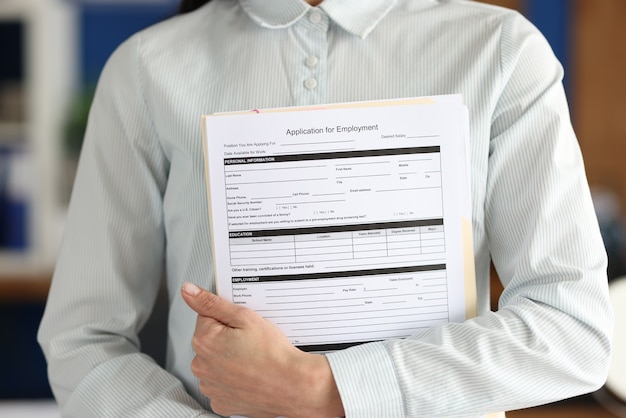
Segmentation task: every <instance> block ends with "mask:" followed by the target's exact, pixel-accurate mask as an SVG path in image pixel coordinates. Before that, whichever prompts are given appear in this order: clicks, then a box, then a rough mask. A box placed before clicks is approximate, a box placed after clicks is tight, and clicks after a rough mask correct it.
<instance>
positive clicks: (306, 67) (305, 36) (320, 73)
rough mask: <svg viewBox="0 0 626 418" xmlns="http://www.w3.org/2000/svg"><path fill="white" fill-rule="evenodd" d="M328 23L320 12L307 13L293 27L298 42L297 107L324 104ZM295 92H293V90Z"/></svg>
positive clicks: (313, 10)
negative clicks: (298, 86) (299, 52)
mask: <svg viewBox="0 0 626 418" xmlns="http://www.w3.org/2000/svg"><path fill="white" fill-rule="evenodd" d="M329 23H330V22H329V19H328V17H327V16H326V15H325V14H324V12H323V11H322V10H319V9H315V8H313V9H311V10H310V11H309V13H308V14H307V15H306V16H305V17H304V19H302V20H301V21H300V22H299V24H298V25H297V27H295V28H294V29H295V31H296V39H298V41H300V46H301V51H302V52H303V53H304V54H303V55H302V57H301V58H300V66H301V67H300V70H299V71H298V73H299V74H300V77H301V78H300V81H299V82H300V88H299V89H298V90H299V91H300V93H298V99H297V102H298V104H300V105H311V104H320V103H324V102H325V100H326V73H325V71H326V53H327V49H328V30H329ZM296 91H297V90H296Z"/></svg>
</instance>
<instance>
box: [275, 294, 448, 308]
mask: <svg viewBox="0 0 626 418" xmlns="http://www.w3.org/2000/svg"><path fill="white" fill-rule="evenodd" d="M437 293H439V292H437ZM422 294H423V293H403V294H401V295H381V296H371V297H358V298H339V299H324V300H298V301H292V302H271V303H268V305H282V304H287V303H317V302H324V303H328V302H339V301H344V300H362V299H367V300H369V299H380V298H392V297H398V296H420V295H422ZM444 299H445V298H444Z"/></svg>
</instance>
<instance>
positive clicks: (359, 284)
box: [264, 283, 363, 292]
mask: <svg viewBox="0 0 626 418" xmlns="http://www.w3.org/2000/svg"><path fill="white" fill-rule="evenodd" d="M354 286H363V283H354V284H352V283H350V284H336V285H328V286H310V287H277V288H275V289H264V290H265V291H266V292H275V291H278V290H303V289H319V288H326V287H354Z"/></svg>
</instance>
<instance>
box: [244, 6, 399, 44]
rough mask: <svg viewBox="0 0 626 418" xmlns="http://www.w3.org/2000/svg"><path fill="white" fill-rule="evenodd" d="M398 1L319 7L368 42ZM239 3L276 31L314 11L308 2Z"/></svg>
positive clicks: (267, 26)
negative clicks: (373, 30) (369, 35)
mask: <svg viewBox="0 0 626 418" xmlns="http://www.w3.org/2000/svg"><path fill="white" fill-rule="evenodd" d="M396 1H397V0H366V1H365V0H324V1H323V2H322V3H321V4H320V5H319V7H320V8H321V9H322V10H324V11H325V12H326V13H327V14H328V16H329V17H330V19H331V20H333V21H334V22H335V23H336V24H337V25H339V26H340V27H341V28H343V29H344V30H346V31H347V32H350V33H352V34H353V35H356V36H358V37H360V38H365V37H366V36H367V35H368V34H369V33H370V32H371V31H372V29H374V28H375V27H376V25H377V24H378V23H379V22H380V21H381V20H382V18H383V17H384V16H385V15H386V14H387V12H389V10H390V9H391V8H392V7H393V5H394V4H395V3H396ZM239 3H240V4H241V7H242V8H243V9H244V10H245V12H246V13H247V14H248V15H249V16H250V18H251V19H252V20H254V21H255V22H256V23H257V24H259V25H261V26H263V27H266V28H273V29H278V28H286V27H288V26H291V25H293V24H294V23H295V22H296V21H298V20H299V19H300V18H301V17H302V16H304V15H305V14H306V13H307V12H308V11H309V10H311V6H310V5H309V4H308V3H307V2H306V1H304V0H264V1H261V0H239Z"/></svg>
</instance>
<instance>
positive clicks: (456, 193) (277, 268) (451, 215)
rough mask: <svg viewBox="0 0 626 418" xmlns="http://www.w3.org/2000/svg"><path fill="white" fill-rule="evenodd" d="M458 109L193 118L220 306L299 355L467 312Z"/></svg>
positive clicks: (464, 179)
mask: <svg viewBox="0 0 626 418" xmlns="http://www.w3.org/2000/svg"><path fill="white" fill-rule="evenodd" d="M467 120H468V118H467V111H466V109H465V108H464V107H463V106H462V104H461V99H460V97H459V96H451V97H450V96H446V97H443V98H440V100H437V98H433V99H432V100H429V101H427V102H424V101H423V100H415V101H413V102H412V101H408V102H407V101H402V102H367V103H361V104H345V105H334V106H327V107H315V108H309V109H302V108H292V109H280V110H268V111H263V110H262V111H255V112H250V113H235V114H218V115H208V116H205V117H203V134H204V154H205V155H204V157H205V162H206V176H207V178H206V180H207V191H208V198H209V214H208V216H210V221H211V230H212V231H211V232H212V236H211V239H212V248H213V260H214V266H215V279H216V285H217V290H218V293H219V295H220V296H222V297H224V298H226V299H228V300H231V301H232V302H234V303H235V304H240V305H244V306H247V307H249V308H252V309H254V310H255V311H256V312H258V313H259V314H260V315H262V316H263V317H265V318H267V319H268V320H271V321H273V322H274V323H275V324H277V325H278V327H279V328H281V329H282V331H283V332H284V333H285V334H286V335H287V337H288V338H289V340H290V341H291V342H292V343H293V344H294V345H296V346H298V347H299V348H301V349H302V350H305V351H329V350H335V349H341V348H345V347H349V346H351V345H355V344H360V343H363V342H368V341H376V340H381V339H387V338H404V337H407V336H409V335H412V334H415V333H419V332H421V331H422V330H425V329H427V328H429V327H431V326H433V325H436V324H440V323H444V322H450V321H457V322H460V321H463V320H465V319H466V318H467V317H468V316H472V310H473V309H475V306H474V304H475V301H474V299H475V288H474V286H475V285H474V270H473V256H472V249H471V227H469V220H470V219H471V216H470V202H469V200H470V199H469V196H470V194H469V180H468V167H467V154H466V152H467V137H468V128H467Z"/></svg>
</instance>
